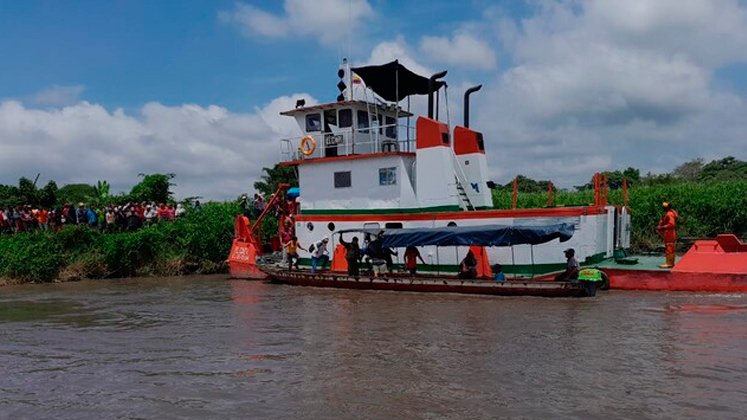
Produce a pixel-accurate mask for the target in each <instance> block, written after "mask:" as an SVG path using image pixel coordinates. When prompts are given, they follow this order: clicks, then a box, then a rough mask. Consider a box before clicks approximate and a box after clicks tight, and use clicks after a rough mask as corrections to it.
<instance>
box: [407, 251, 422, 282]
mask: <svg viewBox="0 0 747 420" xmlns="http://www.w3.org/2000/svg"><path fill="white" fill-rule="evenodd" d="M418 258H419V259H420V262H422V263H423V264H425V261H423V257H422V256H421V255H420V251H418V249H417V248H415V247H414V246H408V247H407V248H405V269H406V270H407V271H408V272H409V273H410V275H411V276H414V275H415V274H417V272H418Z"/></svg>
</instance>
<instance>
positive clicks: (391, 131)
mask: <svg viewBox="0 0 747 420" xmlns="http://www.w3.org/2000/svg"><path fill="white" fill-rule="evenodd" d="M385 121H386V128H385V133H386V136H387V137H389V138H390V139H396V138H397V120H396V119H394V117H386V120H385Z"/></svg>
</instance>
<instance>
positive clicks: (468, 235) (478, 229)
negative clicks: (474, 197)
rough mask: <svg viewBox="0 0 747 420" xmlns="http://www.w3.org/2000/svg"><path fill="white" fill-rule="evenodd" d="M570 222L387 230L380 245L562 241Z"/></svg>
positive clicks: (569, 230)
mask: <svg viewBox="0 0 747 420" xmlns="http://www.w3.org/2000/svg"><path fill="white" fill-rule="evenodd" d="M573 232H574V227H573V225H572V224H570V223H557V224H551V225H543V226H504V225H483V226H455V227H441V228H409V229H387V230H385V231H384V236H383V238H382V245H383V246H385V247H391V248H402V247H407V246H424V245H436V246H469V245H480V246H511V245H526V244H528V245H537V244H543V243H545V242H550V241H552V240H554V239H560V242H565V241H567V240H569V239H570V238H571V237H572V236H573Z"/></svg>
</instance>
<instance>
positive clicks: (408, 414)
mask: <svg viewBox="0 0 747 420" xmlns="http://www.w3.org/2000/svg"><path fill="white" fill-rule="evenodd" d="M0 367H1V368H0V369H2V374H0V418H9V419H10V418H12V419H23V418H30V419H39V418H56V419H66V418H70V419H86V418H97V419H98V418H159V419H163V418H221V419H226V418H310V419H324V418H330V419H333V418H334V419H338V418H387V419H389V418H403V419H409V418H538V419H544V418H600V419H601V418H605V419H607V418H629V419H641V418H656V419H662V418H671V419H679V418H693V417H702V418H743V415H744V413H745V412H747V296H745V295H738V294H735V295H728V294H722V295H708V294H692V293H651V292H648V293H645V292H641V293H638V292H620V291H611V292H606V293H601V294H600V295H599V296H598V297H597V298H595V299H542V298H501V297H481V296H461V295H431V294H418V293H392V292H372V291H344V290H331V289H315V288H303V287H290V286H279V285H270V284H264V283H257V282H247V281H231V280H227V279H225V278H224V277H221V276H208V277H183V278H162V279H127V280H107V281H84V282H78V283H67V284H54V285H27V286H8V287H3V288H0Z"/></svg>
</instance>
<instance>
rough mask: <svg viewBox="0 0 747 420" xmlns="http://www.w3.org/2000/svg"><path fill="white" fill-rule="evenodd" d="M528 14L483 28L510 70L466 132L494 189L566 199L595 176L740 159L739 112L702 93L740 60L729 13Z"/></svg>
mask: <svg viewBox="0 0 747 420" xmlns="http://www.w3.org/2000/svg"><path fill="white" fill-rule="evenodd" d="M537 6H538V12H537V14H536V15H534V16H531V17H528V18H525V19H523V20H521V21H515V23H514V24H515V26H512V25H510V24H507V22H506V21H505V19H504V18H503V17H501V18H499V19H496V20H495V21H493V22H492V24H493V26H494V28H493V29H494V30H493V31H492V32H491V33H493V34H505V35H506V37H505V38H504V39H502V41H503V45H505V46H506V48H507V52H508V53H509V54H510V55H511V58H512V60H511V61H512V62H513V66H512V67H510V68H508V69H507V70H506V71H504V72H502V73H501V74H499V75H497V76H496V77H495V78H494V80H492V81H489V82H488V83H487V86H486V88H485V89H483V90H484V91H483V92H480V93H478V94H476V95H475V99H474V102H475V106H474V111H473V115H474V117H473V120H474V121H475V123H474V124H473V126H474V127H475V128H477V129H481V130H482V131H484V132H485V139H486V143H487V148H488V153H489V159H490V162H491V165H490V166H491V168H493V170H494V175H495V176H496V177H498V178H499V180H500V181H501V182H507V181H508V180H510V179H511V178H512V177H513V176H514V175H516V174H524V175H528V176H532V177H535V178H542V179H547V178H552V179H553V180H554V181H556V183H559V184H561V186H564V187H569V186H572V185H579V184H581V183H583V182H586V181H587V180H588V178H589V177H590V175H591V173H592V172H594V171H597V170H608V169H624V168H625V167H627V166H633V167H637V168H640V169H641V170H642V171H643V172H644V173H645V172H647V171H652V172H666V171H671V170H672V169H673V168H674V167H675V166H676V165H678V164H679V163H682V162H684V161H686V160H690V159H693V158H695V157H699V156H700V157H704V158H705V159H715V158H722V157H724V156H726V155H729V154H731V155H735V156H737V157H741V158H742V159H747V155H745V151H744V147H743V144H744V134H743V133H744V132H747V122H745V119H744V118H743V115H745V112H747V104H746V103H745V100H744V98H742V97H740V96H739V95H737V94H733V93H730V92H728V91H724V90H723V89H716V88H714V77H715V71H716V70H717V69H718V68H720V67H721V66H724V65H727V64H730V63H736V62H745V61H746V60H747V13H746V12H745V8H744V7H741V6H740V4H739V3H738V2H736V1H723V2H708V1H689V2H684V1H656V2H650V1H643V0H641V1H637V0H636V1H625V2H602V1H595V0H589V1H575V2H565V1H564V2H552V3H551V2H540V3H537ZM740 115H741V116H742V117H740Z"/></svg>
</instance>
